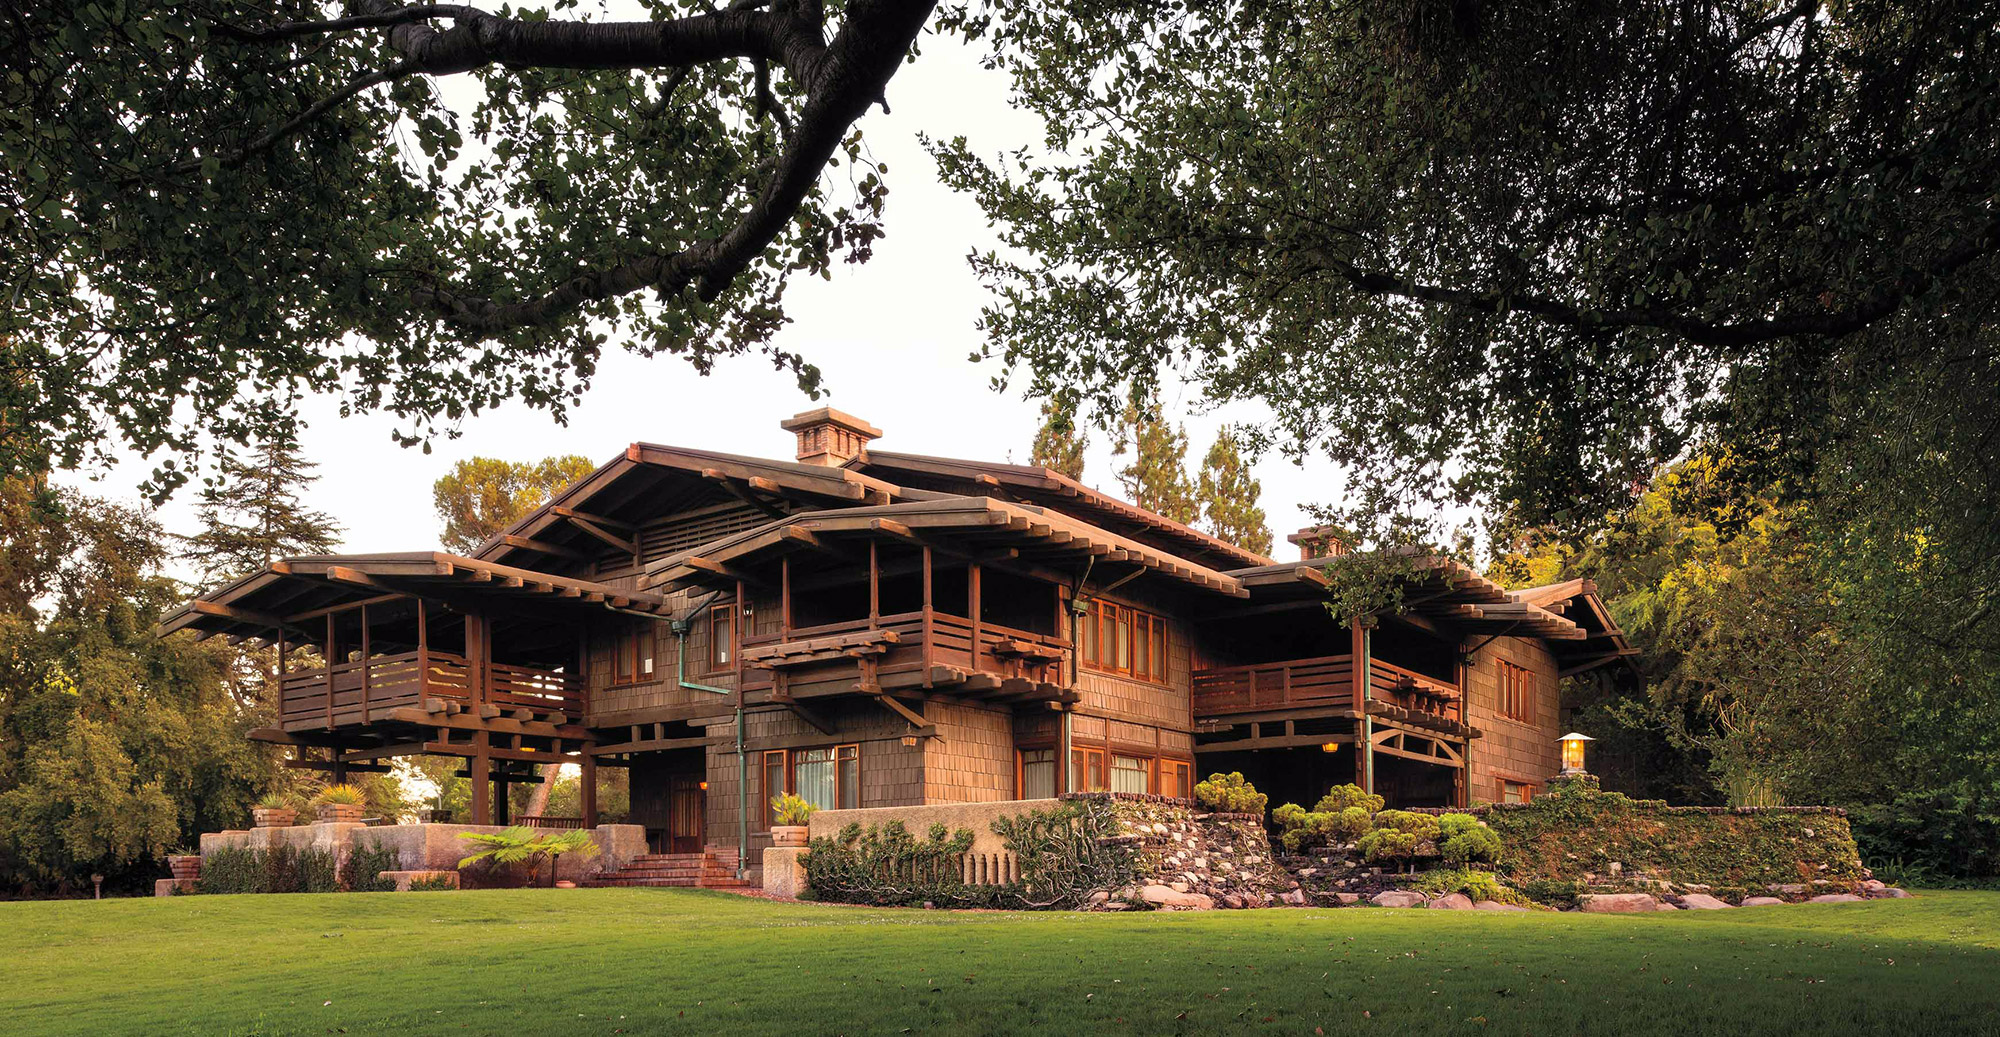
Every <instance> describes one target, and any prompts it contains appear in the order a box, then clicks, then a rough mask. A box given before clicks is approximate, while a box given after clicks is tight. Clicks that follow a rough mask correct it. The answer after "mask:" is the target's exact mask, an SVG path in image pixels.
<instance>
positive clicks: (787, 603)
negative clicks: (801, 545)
mask: <svg viewBox="0 0 2000 1037" xmlns="http://www.w3.org/2000/svg"><path fill="white" fill-rule="evenodd" d="M791 639H792V557H791V556H790V555H786V556H785V557H783V558H781V559H779V560H778V640H780V641H789V640H791Z"/></svg>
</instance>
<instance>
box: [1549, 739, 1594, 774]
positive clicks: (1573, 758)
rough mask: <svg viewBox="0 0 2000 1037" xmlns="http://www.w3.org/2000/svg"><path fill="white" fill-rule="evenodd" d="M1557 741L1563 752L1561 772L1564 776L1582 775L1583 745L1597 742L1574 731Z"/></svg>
mask: <svg viewBox="0 0 2000 1037" xmlns="http://www.w3.org/2000/svg"><path fill="white" fill-rule="evenodd" d="M1558 741H1560V742H1561V743H1562V750H1563V769H1562V772H1563V773H1564V774H1582V773H1584V770H1583V743H1585V742H1595V741H1597V739H1595V738H1592V737H1590V736H1589V735H1580V734H1577V733H1576V732H1575V731H1571V732H1570V733H1569V734H1566V735H1564V736H1562V738H1560V739H1558Z"/></svg>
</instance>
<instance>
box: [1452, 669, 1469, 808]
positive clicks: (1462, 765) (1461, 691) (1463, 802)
mask: <svg viewBox="0 0 2000 1037" xmlns="http://www.w3.org/2000/svg"><path fill="white" fill-rule="evenodd" d="M1465 678H1466V673H1465V642H1463V641H1460V642H1459V643H1458V644H1455V645H1453V646H1452V647H1451V681H1452V683H1453V684H1456V685H1458V724H1459V727H1460V728H1463V727H1464V726H1465V700H1466V699H1467V698H1469V697H1470V696H1471V694H1472V692H1471V691H1470V690H1469V689H1468V688H1467V687H1466V679H1465ZM1452 782H1453V784H1455V785H1457V786H1458V788H1457V790H1456V791H1457V793H1458V805H1459V806H1462V807H1469V806H1471V805H1472V740H1471V739H1469V738H1468V739H1466V740H1465V744H1464V745H1463V746H1462V747H1461V748H1460V750H1459V762H1458V773H1457V774H1455V775H1453V776H1452Z"/></svg>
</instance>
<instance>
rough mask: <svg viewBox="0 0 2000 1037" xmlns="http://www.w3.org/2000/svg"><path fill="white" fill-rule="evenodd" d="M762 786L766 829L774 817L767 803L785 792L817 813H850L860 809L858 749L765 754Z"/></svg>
mask: <svg viewBox="0 0 2000 1037" xmlns="http://www.w3.org/2000/svg"><path fill="white" fill-rule="evenodd" d="M763 785H764V787H763V798H764V811H763V813H764V825H765V826H766V827H769V826H770V825H771V824H772V823H773V821H774V819H775V817H774V815H775V814H776V811H774V810H772V809H771V801H772V800H773V799H776V798H778V797H779V796H781V795H783V794H785V793H787V792H789V793H791V794H792V795H794V796H797V797H799V798H800V799H803V800H805V801H806V802H808V803H811V804H812V805H813V806H816V807H818V808H820V809H821V810H852V809H854V808H855V807H858V806H860V805H861V747H860V746H858V745H828V746H819V747H817V748H812V749H771V750H768V751H766V752H765V753H764V783H763Z"/></svg>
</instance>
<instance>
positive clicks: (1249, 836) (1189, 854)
mask: <svg viewBox="0 0 2000 1037" xmlns="http://www.w3.org/2000/svg"><path fill="white" fill-rule="evenodd" d="M1063 798H1064V799H1102V800H1108V801H1110V803H1111V808H1112V813H1113V816H1115V817H1116V818H1117V819H1118V825H1119V830H1120V832H1121V834H1122V835H1123V836H1124V837H1125V838H1129V839H1131V840H1132V844H1133V847H1134V849H1135V850H1136V851H1137V864H1138V877H1137V880H1136V882H1135V883H1134V885H1133V887H1132V888H1130V889H1126V890H1120V891H1118V892H1117V893H1116V894H1114V895H1113V896H1112V897H1110V898H1108V900H1109V901H1121V900H1122V901H1127V902H1131V901H1135V900H1136V901H1143V902H1145V903H1149V904H1152V905H1154V906H1158V907H1194V908H1202V907H1262V906H1264V905H1266V904H1271V903H1274V902H1275V901H1276V899H1277V895H1278V894H1279V893H1280V892H1281V891H1284V890H1289V889H1291V888H1292V887H1293V885H1294V883H1293V882H1292V881H1291V880H1290V878H1289V877H1288V876H1286V875H1284V874H1283V873H1282V872H1281V871H1279V870H1278V869H1277V868H1276V866H1275V865H1274V863H1273V860H1272V857H1271V843H1270V837H1269V836H1268V835H1267V834H1266V832H1265V830H1264V820H1263V818H1261V817H1259V816H1258V815H1256V814H1222V813H1207V812H1204V811H1202V810H1201V809H1200V808H1199V807H1197V806H1196V805H1195V804H1194V803H1192V802H1191V801H1189V800H1184V799H1168V798H1167V797H1164V796H1147V795H1138V794H1133V793H1110V792H1091V793H1077V794H1073V795H1070V796H1065V797H1063Z"/></svg>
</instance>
